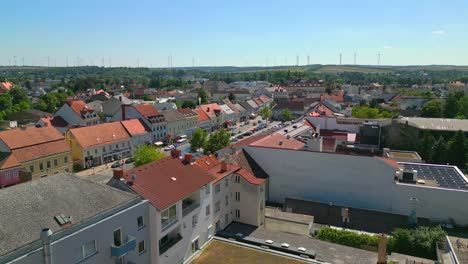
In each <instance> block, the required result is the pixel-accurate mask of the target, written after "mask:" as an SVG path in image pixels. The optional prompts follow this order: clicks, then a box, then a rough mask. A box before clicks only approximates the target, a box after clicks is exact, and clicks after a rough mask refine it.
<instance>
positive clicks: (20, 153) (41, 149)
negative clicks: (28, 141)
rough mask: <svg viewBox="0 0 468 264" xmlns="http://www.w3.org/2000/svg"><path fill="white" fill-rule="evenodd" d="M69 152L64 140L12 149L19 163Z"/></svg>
mask: <svg viewBox="0 0 468 264" xmlns="http://www.w3.org/2000/svg"><path fill="white" fill-rule="evenodd" d="M54 130H55V129H54ZM69 151H70V146H68V144H67V142H66V141H65V140H57V141H53V142H47V143H43V144H39V145H33V146H28V147H24V148H18V149H14V150H13V155H15V157H16V159H17V160H18V161H19V162H26V161H30V160H34V159H40V158H44V157H47V156H51V155H56V154H60V153H65V152H69Z"/></svg>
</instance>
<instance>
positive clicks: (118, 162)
mask: <svg viewBox="0 0 468 264" xmlns="http://www.w3.org/2000/svg"><path fill="white" fill-rule="evenodd" d="M118 167H120V161H117V162H114V163H112V165H111V168H113V169H114V168H118Z"/></svg>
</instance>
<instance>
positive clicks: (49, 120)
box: [41, 116, 68, 127]
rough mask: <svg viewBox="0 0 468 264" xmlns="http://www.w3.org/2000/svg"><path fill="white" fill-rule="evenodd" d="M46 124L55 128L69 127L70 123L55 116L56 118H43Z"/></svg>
mask: <svg viewBox="0 0 468 264" xmlns="http://www.w3.org/2000/svg"><path fill="white" fill-rule="evenodd" d="M41 120H42V122H44V124H48V125H52V126H54V127H67V126H68V122H67V121H65V120H64V119H63V118H62V117H61V116H54V117H43V118H41Z"/></svg>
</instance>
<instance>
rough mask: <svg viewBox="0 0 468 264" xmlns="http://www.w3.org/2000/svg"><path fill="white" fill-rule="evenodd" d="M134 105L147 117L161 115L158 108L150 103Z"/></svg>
mask: <svg viewBox="0 0 468 264" xmlns="http://www.w3.org/2000/svg"><path fill="white" fill-rule="evenodd" d="M133 107H134V108H135V109H136V110H137V111H138V112H139V113H140V114H141V115H142V116H144V117H145V118H150V117H152V116H158V115H159V112H158V110H156V108H154V106H153V105H150V104H141V105H135V106H133Z"/></svg>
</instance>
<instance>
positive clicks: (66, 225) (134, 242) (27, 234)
mask: <svg viewBox="0 0 468 264" xmlns="http://www.w3.org/2000/svg"><path fill="white" fill-rule="evenodd" d="M39 197H40V199H38V198H39ZM0 199H1V200H2V201H5V202H7V203H3V205H2V213H1V214H0V225H1V226H2V239H1V240H0V244H1V246H0V263H17V264H23V263H24V264H33V263H92V264H94V263H95V264H101V263H109V264H114V263H153V261H152V259H151V256H152V248H154V247H153V246H152V245H151V244H150V243H151V240H150V237H149V234H150V232H149V231H150V229H149V220H150V219H149V214H148V212H149V210H148V208H149V206H150V205H149V203H148V201H146V200H142V199H141V198H140V197H139V196H137V195H135V194H132V193H128V192H124V191H121V190H118V189H114V188H111V187H109V186H106V185H101V184H96V183H93V182H91V181H87V180H84V179H80V178H79V177H76V176H73V175H51V176H48V177H45V178H41V179H39V180H37V181H34V182H27V183H23V184H19V185H16V186H12V187H10V188H6V189H4V190H2V192H0ZM31 208H34V210H31ZM12 220H13V221H12Z"/></svg>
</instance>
